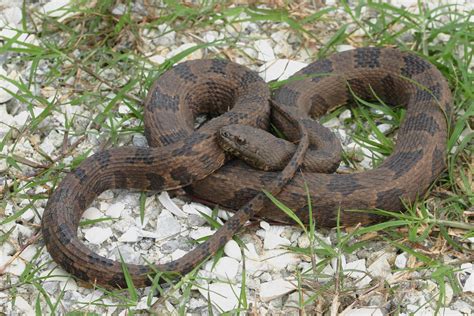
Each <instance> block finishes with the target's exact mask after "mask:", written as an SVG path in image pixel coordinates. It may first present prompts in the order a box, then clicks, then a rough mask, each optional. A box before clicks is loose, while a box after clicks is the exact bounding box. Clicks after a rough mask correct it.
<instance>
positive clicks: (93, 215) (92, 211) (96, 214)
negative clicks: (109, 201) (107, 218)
mask: <svg viewBox="0 0 474 316" xmlns="http://www.w3.org/2000/svg"><path fill="white" fill-rule="evenodd" d="M102 216H103V214H102V212H101V211H99V209H98V208H96V207H93V206H91V207H89V208H88V209H87V210H85V212H84V213H83V214H82V218H84V219H98V218H101V217H102Z"/></svg>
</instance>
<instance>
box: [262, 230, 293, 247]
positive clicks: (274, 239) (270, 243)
mask: <svg viewBox="0 0 474 316" xmlns="http://www.w3.org/2000/svg"><path fill="white" fill-rule="evenodd" d="M290 245H291V242H290V241H289V240H288V239H286V238H283V237H280V236H279V235H278V234H275V233H274V232H272V231H267V232H266V233H265V239H264V241H263V248H264V249H276V248H280V246H290Z"/></svg>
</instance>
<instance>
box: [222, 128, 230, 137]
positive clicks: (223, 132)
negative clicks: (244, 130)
mask: <svg viewBox="0 0 474 316" xmlns="http://www.w3.org/2000/svg"><path fill="white" fill-rule="evenodd" d="M220 132H221V136H222V137H224V138H229V137H230V133H229V132H226V131H223V130H221V131H220Z"/></svg>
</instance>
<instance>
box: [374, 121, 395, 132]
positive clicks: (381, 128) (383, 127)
mask: <svg viewBox="0 0 474 316" xmlns="http://www.w3.org/2000/svg"><path fill="white" fill-rule="evenodd" d="M377 128H378V129H379V131H380V132H382V133H383V134H387V133H388V132H389V131H390V130H391V129H392V125H390V124H386V123H383V124H379V125H377Z"/></svg>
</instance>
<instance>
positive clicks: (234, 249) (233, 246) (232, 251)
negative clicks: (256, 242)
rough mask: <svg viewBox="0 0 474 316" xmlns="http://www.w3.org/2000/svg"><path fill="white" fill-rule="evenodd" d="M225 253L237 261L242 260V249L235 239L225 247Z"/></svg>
mask: <svg viewBox="0 0 474 316" xmlns="http://www.w3.org/2000/svg"><path fill="white" fill-rule="evenodd" d="M224 253H225V254H226V255H227V256H229V257H231V258H234V259H236V260H237V261H241V260H242V252H241V251H240V247H239V245H238V244H237V242H236V241H235V240H233V239H231V240H229V241H228V242H227V243H226V244H225V246H224Z"/></svg>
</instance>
